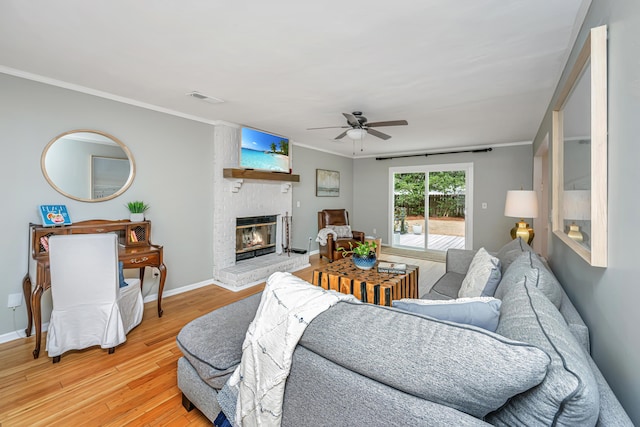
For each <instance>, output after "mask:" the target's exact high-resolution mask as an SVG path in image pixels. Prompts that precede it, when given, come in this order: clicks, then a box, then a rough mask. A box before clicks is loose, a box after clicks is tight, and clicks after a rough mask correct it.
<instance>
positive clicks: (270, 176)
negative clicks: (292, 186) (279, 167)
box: [222, 168, 300, 182]
mask: <svg viewBox="0 0 640 427" xmlns="http://www.w3.org/2000/svg"><path fill="white" fill-rule="evenodd" d="M222 176H224V177H225V178H239V179H263V180H268V181H289V182H300V175H293V174H290V173H282V172H268V171H259V170H252V169H235V168H225V169H223V170H222Z"/></svg>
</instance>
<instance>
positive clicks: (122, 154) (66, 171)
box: [40, 129, 136, 202]
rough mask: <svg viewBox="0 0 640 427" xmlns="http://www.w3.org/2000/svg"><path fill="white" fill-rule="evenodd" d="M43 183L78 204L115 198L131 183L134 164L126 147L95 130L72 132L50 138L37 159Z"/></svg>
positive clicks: (113, 138)
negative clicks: (76, 201) (78, 202)
mask: <svg viewBox="0 0 640 427" xmlns="http://www.w3.org/2000/svg"><path fill="white" fill-rule="evenodd" d="M40 166H41V167H42V173H43V174H44V177H45V179H46V180H47V181H48V182H49V184H51V186H52V187H53V188H55V189H56V191H58V192H59V193H61V194H63V195H65V196H67V197H69V198H72V199H75V200H79V201H82V202H102V201H105V200H110V199H113V198H115V197H118V196H119V195H120V194H122V193H124V192H125V191H126V190H127V188H129V186H130V185H131V183H132V182H133V178H134V176H135V169H136V168H135V162H134V160H133V155H132V154H131V152H130V151H129V149H128V148H127V146H126V145H124V144H123V143H122V142H120V140H118V139H117V138H116V137H114V136H112V135H109V134H108V133H105V132H100V131H96V130H86V129H79V130H72V131H69V132H65V133H63V134H62V135H58V136H56V137H55V138H53V139H52V140H51V141H50V142H49V143H48V144H47V146H46V147H45V149H44V151H43V152H42V158H41V159H40Z"/></svg>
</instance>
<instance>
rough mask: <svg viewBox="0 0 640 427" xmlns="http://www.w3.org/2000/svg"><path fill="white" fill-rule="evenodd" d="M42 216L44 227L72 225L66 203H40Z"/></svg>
mask: <svg viewBox="0 0 640 427" xmlns="http://www.w3.org/2000/svg"><path fill="white" fill-rule="evenodd" d="M40 218H42V225H43V226H44V227H54V226H56V225H70V224H71V218H69V212H67V207H66V206H65V205H40Z"/></svg>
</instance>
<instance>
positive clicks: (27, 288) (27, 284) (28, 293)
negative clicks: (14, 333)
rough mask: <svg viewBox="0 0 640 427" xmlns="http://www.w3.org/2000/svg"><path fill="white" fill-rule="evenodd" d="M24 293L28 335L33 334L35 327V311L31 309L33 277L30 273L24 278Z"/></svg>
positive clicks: (26, 333)
mask: <svg viewBox="0 0 640 427" xmlns="http://www.w3.org/2000/svg"><path fill="white" fill-rule="evenodd" d="M22 293H23V295H24V304H25V305H26V306H27V329H25V330H24V333H25V335H26V336H28V337H30V336H31V328H33V312H32V311H31V278H30V277H29V273H27V274H26V276H24V279H22Z"/></svg>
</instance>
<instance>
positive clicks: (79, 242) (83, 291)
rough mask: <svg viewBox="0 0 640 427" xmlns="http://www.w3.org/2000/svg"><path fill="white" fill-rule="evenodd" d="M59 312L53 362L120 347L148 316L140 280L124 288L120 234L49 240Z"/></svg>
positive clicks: (52, 324)
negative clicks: (73, 352) (94, 349)
mask: <svg viewBox="0 0 640 427" xmlns="http://www.w3.org/2000/svg"><path fill="white" fill-rule="evenodd" d="M49 263H50V272H51V297H52V300H53V311H52V312H51V320H50V321H49V330H48V333H47V353H48V354H49V356H50V357H53V363H56V362H59V361H60V355H61V354H62V353H65V352H66V351H69V350H79V349H83V348H87V347H92V346H94V345H99V346H100V347H102V348H108V349H109V353H113V352H114V350H115V347H116V346H117V345H119V344H122V343H123V342H125V341H126V340H127V337H126V334H127V333H128V332H129V331H130V330H131V329H133V328H134V327H135V326H137V325H138V324H140V322H141V321H142V314H143V312H144V305H143V302H142V294H141V292H140V280H139V279H126V282H127V286H124V287H120V272H119V268H118V237H117V235H116V234H114V233H105V234H73V235H56V236H51V237H50V239H49Z"/></svg>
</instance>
